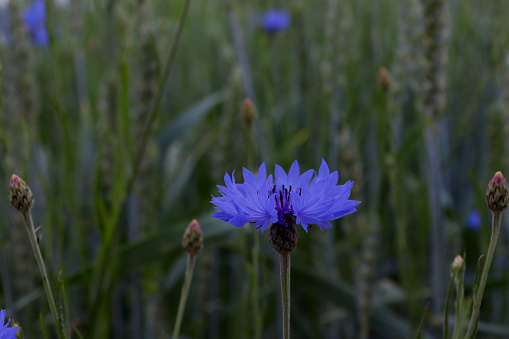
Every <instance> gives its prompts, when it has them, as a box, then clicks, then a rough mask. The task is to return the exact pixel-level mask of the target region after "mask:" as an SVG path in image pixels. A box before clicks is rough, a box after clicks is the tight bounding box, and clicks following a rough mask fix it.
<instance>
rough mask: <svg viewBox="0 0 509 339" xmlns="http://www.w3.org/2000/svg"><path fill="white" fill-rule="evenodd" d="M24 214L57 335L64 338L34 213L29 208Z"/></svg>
mask: <svg viewBox="0 0 509 339" xmlns="http://www.w3.org/2000/svg"><path fill="white" fill-rule="evenodd" d="M22 215H23V221H24V222H25V226H26V229H27V232H28V238H30V244H31V245H32V249H33V251H34V255H35V260H36V261H37V265H39V271H41V277H42V283H43V285H44V290H45V291H46V297H47V298H48V303H49V308H50V310H51V315H52V316H53V321H54V322H55V327H56V329H57V336H58V338H59V339H64V338H65V335H64V333H63V329H62V326H61V325H62V324H61V321H60V319H61V318H60V317H59V313H58V311H57V306H56V304H55V299H54V298H53V292H52V291H51V286H50V284H49V279H48V274H47V273H46V266H45V265H44V261H43V259H42V254H41V250H40V248H39V243H38V241H37V236H36V234H35V229H34V222H33V220H32V213H30V210H28V211H27V212H24V213H22Z"/></svg>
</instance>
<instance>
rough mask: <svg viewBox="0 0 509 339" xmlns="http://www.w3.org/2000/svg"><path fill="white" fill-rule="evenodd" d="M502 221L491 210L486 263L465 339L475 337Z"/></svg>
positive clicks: (500, 215) (497, 214) (500, 216)
mask: <svg viewBox="0 0 509 339" xmlns="http://www.w3.org/2000/svg"><path fill="white" fill-rule="evenodd" d="M501 221H502V213H500V212H497V213H495V212H493V225H492V229H491V239H490V247H489V248H488V255H487V256H486V263H485V264H484V269H483V271H482V276H481V281H480V283H479V289H478V290H477V295H476V297H475V300H474V307H473V309H472V315H471V317H470V323H469V324H468V331H467V335H466V336H465V338H466V339H473V338H475V335H476V333H474V331H475V329H476V328H477V322H478V321H479V311H480V309H481V302H482V297H483V294H484V287H486V280H488V272H489V270H490V266H491V261H492V260H493V254H494V253H495V248H496V247H497V240H498V233H499V231H500V223H501Z"/></svg>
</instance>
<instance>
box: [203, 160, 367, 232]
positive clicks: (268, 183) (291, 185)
mask: <svg viewBox="0 0 509 339" xmlns="http://www.w3.org/2000/svg"><path fill="white" fill-rule="evenodd" d="M234 174H235V171H234V172H233V173H232V176H231V177H230V175H228V173H226V174H225V176H224V181H225V184H226V187H225V186H221V185H218V186H217V187H218V188H219V192H220V193H221V196H220V197H214V196H212V201H211V203H213V204H214V205H215V206H216V209H217V210H219V212H216V213H215V214H214V215H213V217H215V218H218V219H220V220H224V221H227V222H229V223H230V224H232V225H234V226H237V227H241V226H244V225H245V224H246V223H248V222H250V223H254V227H255V228H261V231H262V232H263V231H265V230H266V229H267V227H269V225H270V224H271V223H278V224H280V225H284V226H286V227H288V226H289V224H300V225H301V226H302V228H304V230H305V231H306V232H307V230H308V227H309V225H318V227H320V229H322V228H331V227H332V224H331V223H330V221H331V220H335V219H339V218H341V217H343V216H345V215H348V214H351V213H353V212H355V211H356V209H355V206H357V205H358V204H359V203H360V201H355V200H348V198H349V197H350V190H351V189H352V186H353V181H347V182H346V183H345V184H344V185H337V182H338V172H337V171H334V172H333V173H329V167H328V166H327V163H326V162H325V160H323V159H322V165H321V166H320V170H319V172H318V175H315V177H314V178H313V179H312V180H311V178H312V177H313V174H315V171H314V170H309V171H306V172H304V173H303V174H302V175H301V174H300V170H299V164H298V162H297V161H295V162H294V163H293V164H292V166H291V168H290V171H289V172H288V174H286V172H285V171H284V170H283V168H281V166H279V165H277V164H276V170H275V179H276V182H275V183H274V182H273V180H272V174H271V175H269V176H268V177H267V171H266V169H265V163H263V164H262V165H261V166H260V168H259V170H258V175H256V176H255V175H254V174H253V173H251V172H250V171H249V170H247V169H246V168H244V170H243V175H244V183H243V184H237V183H235V176H234Z"/></svg>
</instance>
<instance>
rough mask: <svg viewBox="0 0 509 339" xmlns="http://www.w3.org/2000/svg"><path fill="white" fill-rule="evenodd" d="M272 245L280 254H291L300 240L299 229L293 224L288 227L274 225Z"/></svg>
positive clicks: (271, 231)
mask: <svg viewBox="0 0 509 339" xmlns="http://www.w3.org/2000/svg"><path fill="white" fill-rule="evenodd" d="M269 240H270V243H271V245H272V247H273V248H274V249H275V250H276V251H278V252H279V253H280V254H288V253H290V252H291V251H292V250H293V249H294V248H295V246H296V245H297V241H298V240H299V235H298V234H297V229H296V228H295V224H294V223H292V222H289V223H288V226H286V225H281V224H279V223H274V224H272V225H271V226H270V237H269Z"/></svg>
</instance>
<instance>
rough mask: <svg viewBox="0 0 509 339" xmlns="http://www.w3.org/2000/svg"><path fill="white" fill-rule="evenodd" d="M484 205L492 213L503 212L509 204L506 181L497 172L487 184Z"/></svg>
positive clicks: (500, 173)
mask: <svg viewBox="0 0 509 339" xmlns="http://www.w3.org/2000/svg"><path fill="white" fill-rule="evenodd" d="M486 204H487V205H488V208H489V209H490V210H491V211H492V212H494V213H500V212H503V211H504V210H505V209H506V208H507V205H508V204H509V191H508V189H507V181H506V180H505V178H504V176H503V175H502V172H497V173H495V175H494V176H493V179H491V181H490V183H489V184H488V189H487V190H486Z"/></svg>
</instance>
